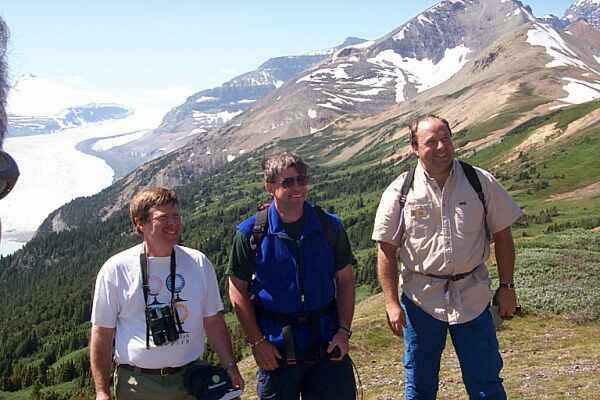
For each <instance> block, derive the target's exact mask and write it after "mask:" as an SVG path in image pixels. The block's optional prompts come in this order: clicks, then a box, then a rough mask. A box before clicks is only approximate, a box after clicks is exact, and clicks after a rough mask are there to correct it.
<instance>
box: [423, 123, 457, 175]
mask: <svg viewBox="0 0 600 400" xmlns="http://www.w3.org/2000/svg"><path fill="white" fill-rule="evenodd" d="M413 152H414V153H415V155H416V156H417V158H418V159H419V160H420V161H421V164H422V166H423V168H425V170H426V171H427V173H428V174H429V175H431V176H432V177H434V178H446V177H447V176H448V174H449V173H450V168H451V167H452V161H453V160H454V144H453V143H452V136H451V132H450V130H449V129H448V127H447V126H446V124H444V123H443V122H442V121H441V120H439V119H437V118H427V119H424V120H422V121H421V122H419V125H418V129H417V132H416V145H413Z"/></svg>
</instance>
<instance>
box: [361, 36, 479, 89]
mask: <svg viewBox="0 0 600 400" xmlns="http://www.w3.org/2000/svg"><path fill="white" fill-rule="evenodd" d="M470 51H471V50H470V49H469V48H468V47H466V46H465V45H464V44H461V45H460V46H457V47H454V48H451V49H446V50H445V52H444V57H443V58H442V59H441V60H440V61H439V62H438V63H437V64H435V63H434V62H433V61H432V60H430V59H427V58H424V59H421V60H418V59H416V58H408V57H402V56H401V55H400V54H398V53H396V52H394V51H393V50H384V51H382V52H381V53H379V54H378V55H377V56H376V57H374V58H370V59H368V60H367V61H368V62H370V63H373V64H376V65H379V66H381V67H383V68H389V67H396V73H397V75H396V85H397V87H396V99H397V101H398V100H400V99H404V96H403V95H402V96H400V95H399V92H403V90H402V89H403V88H404V85H405V83H406V82H410V83H413V84H414V85H415V87H416V89H417V91H418V92H422V91H425V90H427V89H431V88H432V87H434V86H437V85H439V84H441V83H443V82H445V81H447V80H448V79H450V78H451V77H452V76H453V75H454V74H456V73H457V72H458V71H460V70H461V68H462V67H463V66H464V65H465V64H466V63H467V61H468V59H467V55H468V54H469V52H470ZM405 81H406V82H405ZM400 101H402V100H400Z"/></svg>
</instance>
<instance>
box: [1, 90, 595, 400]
mask: <svg viewBox="0 0 600 400" xmlns="http://www.w3.org/2000/svg"><path fill="white" fill-rule="evenodd" d="M598 107H600V102H591V103H587V104H583V105H580V106H573V107H569V108H564V109H560V110H557V111H553V112H551V113H549V114H547V115H544V116H540V117H535V118H533V119H531V120H529V121H527V122H525V123H523V124H521V125H518V126H516V127H514V128H512V129H511V130H510V131H509V133H508V134H507V135H506V136H505V137H504V138H503V140H502V141H501V142H499V143H496V144H493V145H491V146H489V147H487V148H485V149H482V150H480V151H476V152H472V151H470V152H463V151H461V150H460V149H459V151H458V153H459V154H461V157H463V156H464V158H465V159H466V160H469V161H471V162H473V163H475V164H476V165H480V166H482V167H484V168H486V169H489V170H491V171H493V172H494V174H495V175H496V176H497V177H498V178H499V179H500V181H501V182H502V183H503V185H504V186H505V187H506V188H508V189H509V190H510V191H511V193H512V194H513V195H514V196H515V198H516V199H517V201H518V203H519V204H520V205H522V206H523V207H524V208H525V211H526V215H525V217H523V218H522V219H521V220H520V221H519V223H518V224H517V226H515V228H514V235H515V237H516V239H517V244H518V260H517V277H516V280H517V282H518V285H519V295H520V298H521V303H522V306H523V308H524V310H525V312H526V313H527V315H528V316H527V318H525V322H523V323H524V324H525V326H526V327H527V329H533V325H527V324H534V322H533V321H541V319H539V318H541V317H546V316H552V321H554V322H553V323H556V324H559V325H560V327H561V329H563V328H564V329H567V330H568V329H570V328H569V327H571V326H575V325H571V324H574V323H585V324H592V325H589V326H593V327H597V323H598V320H599V317H600V295H599V293H598V289H597V288H598V287H600V285H599V283H600V233H597V232H593V231H592V229H593V228H597V227H598V226H600V202H599V201H598V197H599V196H600V193H599V192H594V191H593V190H591V192H588V193H587V194H586V195H585V196H575V197H574V198H569V197H565V199H563V200H558V199H556V200H552V196H553V195H557V194H564V193H565V192H571V191H574V190H576V189H581V188H585V187H587V186H589V185H591V184H594V183H597V182H598V181H599V180H600V163H598V162H597V154H600V124H595V125H592V126H589V127H588V128H585V129H583V130H579V131H577V132H576V133H575V134H571V135H567V136H564V137H561V132H565V131H566V130H567V129H568V127H569V125H570V124H572V123H574V122H576V121H578V120H580V119H581V118H582V117H584V116H585V115H587V114H588V113H589V112H591V111H592V110H594V109H596V108H598ZM499 118H500V117H499ZM498 123H502V124H508V125H504V126H510V123H509V122H506V121H504V120H502V121H500V122H498ZM548 124H555V125H556V127H557V129H558V131H557V132H558V133H557V135H558V137H560V140H557V138H552V140H550V141H547V142H546V143H545V145H544V147H542V148H541V149H540V148H539V147H533V148H531V150H525V151H519V152H517V153H516V154H515V148H516V146H519V145H521V144H522V143H523V142H524V141H525V140H527V139H528V138H530V137H531V136H532V135H534V134H535V132H536V130H538V129H539V128H542V127H544V126H546V125H548ZM399 127H400V122H399V121H398V120H395V119H392V120H390V121H387V122H386V123H383V124H381V125H379V126H376V127H372V128H370V129H368V132H366V131H363V132H355V133H353V134H352V135H349V136H347V137H345V138H343V139H342V138H341V137H339V138H335V137H327V135H323V134H315V135H312V136H307V137H304V138H302V139H301V140H300V139H294V140H290V141H279V142H277V143H276V144H275V145H276V146H277V147H281V148H288V149H292V150H296V151H298V152H299V153H301V154H302V155H303V156H304V157H305V158H306V160H307V161H308V162H309V163H310V164H312V165H313V168H312V169H311V171H310V173H311V180H312V183H311V201H313V202H316V203H318V204H320V205H321V206H323V207H324V208H325V209H329V210H331V211H334V212H336V213H337V214H338V215H339V216H340V217H341V218H342V219H343V221H344V224H345V226H346V228H347V231H348V235H349V237H350V240H351V242H352V245H353V248H354V250H355V253H356V255H357V259H358V265H357V267H356V271H355V273H356V279H357V284H358V285H359V286H360V293H361V297H367V296H368V295H370V294H373V293H375V292H376V290H377V284H376V277H375V248H374V244H373V242H372V241H371V240H370V235H371V229H372V223H373V219H374V215H375V210H376V208H377V204H378V201H379V197H380V196H381V193H382V192H383V190H384V189H385V187H386V186H387V185H388V184H389V183H390V182H391V181H392V180H393V179H394V178H395V177H396V176H397V175H398V174H400V173H401V172H402V171H403V170H404V169H405V168H406V167H407V165H408V164H409V162H414V161H412V160H403V161H401V162H399V163H391V162H388V163H382V162H379V161H378V160H382V159H386V158H388V157H389V156H391V155H393V154H394V153H395V152H397V151H398V149H399V148H401V147H403V146H404V145H405V144H406V140H405V139H400V140H395V141H380V142H377V143H374V144H373V145H371V146H370V147H367V148H366V149H364V150H363V151H361V152H359V153H358V154H356V155H354V156H353V157H352V158H350V159H349V160H348V161H345V162H343V163H339V164H324V163H325V162H327V161H329V160H331V158H333V155H334V154H333V153H332V152H333V150H330V149H329V150H324V149H326V148H327V146H331V145H332V144H333V145H336V146H341V147H339V148H338V150H337V151H340V150H341V148H343V147H344V146H350V145H351V144H352V143H353V141H354V140H358V139H359V138H360V137H361V135H365V134H367V133H368V134H370V135H381V136H382V137H384V136H385V134H386V133H387V132H389V130H390V129H392V130H394V129H397V128H399ZM484 128H485V129H492V126H491V125H483V126H481V125H480V126H476V127H473V129H472V130H469V131H461V132H457V134H456V141H457V143H458V144H460V146H461V147H464V146H467V145H468V144H469V143H470V142H472V141H474V140H477V139H479V138H481V137H482V135H483V134H484V133H485V132H484V131H483V129H484ZM332 134H333V133H332ZM264 151H265V149H260V150H259V151H258V152H254V153H251V154H247V155H245V156H244V157H240V158H239V159H237V160H235V161H233V162H231V163H229V164H228V165H226V166H225V167H224V168H223V169H222V170H220V171H218V172H216V173H214V174H212V175H210V176H203V177H198V178H197V179H195V180H194V181H193V182H192V183H191V184H188V185H185V186H183V187H180V188H177V192H178V195H179V196H180V200H181V210H182V215H183V218H184V224H185V231H184V234H183V236H182V242H183V244H185V245H186V246H190V247H193V248H198V249H200V250H201V251H203V252H205V253H206V254H207V255H208V256H209V258H210V259H211V260H212V262H213V263H214V265H215V267H216V268H217V274H218V277H219V280H220V284H221V287H222V289H223V287H224V286H223V285H224V276H223V270H224V266H225V265H226V264H227V262H228V253H229V246H228V243H230V241H231V238H232V236H233V233H234V230H235V226H236V224H237V223H238V222H239V221H241V220H242V219H243V218H244V217H246V216H249V215H251V214H252V213H254V212H255V208H256V205H257V204H259V203H262V202H264V201H266V200H267V197H266V194H265V192H264V190H263V188H262V185H261V184H260V175H259V173H260V167H259V159H260V157H261V154H262V152H264ZM513 154H515V158H514V160H512V161H509V162H506V161H507V160H509V159H510V158H511V156H512V155H513ZM315 164H320V165H315ZM111 190H114V189H108V190H107V191H104V192H102V193H100V194H98V195H96V196H92V197H91V198H86V199H78V200H76V201H74V202H72V203H70V204H69V205H68V206H67V207H66V208H65V209H64V212H65V214H69V215H70V216H69V218H70V221H72V222H76V223H74V224H72V225H75V226H77V228H74V229H72V230H70V231H63V232H60V233H45V234H43V235H41V236H40V237H37V238H36V239H34V240H32V241H31V242H30V243H28V244H27V245H26V246H25V247H24V248H23V249H22V250H20V251H18V252H17V253H15V254H14V255H12V256H9V257H5V258H2V259H0V292H1V293H2V294H3V296H2V297H3V300H2V302H1V303H0V313H1V314H2V315H3V321H5V322H4V323H3V324H2V325H1V326H0V390H2V391H3V392H0V399H2V398H7V399H8V398H10V399H12V398H33V397H34V391H35V396H37V398H41V397H40V396H46V397H47V398H52V396H54V395H55V398H61V396H62V397H65V398H70V396H71V395H72V392H73V390H74V388H81V387H86V386H89V383H90V382H89V371H88V367H87V364H88V355H87V351H86V350H85V347H86V346H87V340H88V331H89V323H88V322H87V321H88V319H89V314H90V310H91V297H92V288H93V284H94V278H95V275H96V273H97V271H98V269H99V268H100V266H101V264H102V263H103V262H104V261H105V260H106V259H107V258H108V257H109V256H110V255H112V254H114V253H116V252H118V251H119V250H121V249H125V248H127V247H129V246H131V245H132V244H133V243H135V242H136V241H137V240H138V239H137V238H136V237H135V236H134V235H133V234H132V233H131V228H130V224H129V221H128V217H127V213H126V211H125V210H122V211H120V212H117V213H115V214H114V215H112V216H111V217H110V218H108V219H107V220H106V221H100V218H99V217H98V216H97V215H96V214H95V213H96V212H97V210H99V209H100V207H102V206H103V205H105V203H104V202H103V201H104V200H105V199H106V198H109V197H110V196H109V192H110V191H111ZM111 196H112V195H111ZM491 269H492V270H493V268H491ZM222 293H225V291H224V290H223V291H222ZM529 318H531V319H529ZM527 321H530V322H527ZM590 321H591V322H590ZM535 323H538V322H535ZM360 326H361V325H358V327H359V330H360V329H361V328H360ZM368 326H369V325H363V327H364V328H362V329H364V331H363V332H359V333H358V335H357V337H358V339H357V340H362V339H361V338H363V337H364V338H365V339H364V340H371V336H370V335H371V329H367V327H368ZM585 326H588V325H584V328H581V329H583V330H585V329H586V328H585ZM376 331H377V330H376V329H375V330H374V331H373V332H374V333H373V334H375V333H376ZM374 340H375V341H377V340H381V344H382V346H383V345H384V344H385V343H387V341H388V340H389V338H386V337H384V336H383V335H382V336H381V338H380V339H377V338H375V339H374ZM515 340H516V339H515ZM367 343H369V345H367ZM370 343H371V342H364V343H363V344H361V343H360V342H357V344H356V346H357V347H356V350H357V351H359V350H360V351H368V348H369V346H370V345H371V344H370ZM529 345H533V344H532V343H527V344H524V347H522V348H521V347H517V350H515V351H521V350H523V351H525V349H527V346H529ZM242 347H243V345H242V341H241V338H239V334H238V337H237V341H236V348H237V351H238V353H240V352H241V351H242ZM382 354H383V353H382ZM377 360H379V359H377ZM596 360H597V358H596ZM365 362H366V361H365ZM376 362H380V361H376ZM596 365H598V364H596ZM393 371H396V369H394V370H393ZM382 372H384V371H382ZM394 379H398V377H396V378H394ZM36 383H37V385H36ZM45 387H53V388H56V390H54V389H53V393H54V394H48V393H47V394H44V393H45V392H44V390H42V392H41V393H39V389H41V388H45ZM65 388H67V389H65ZM34 389H35V390H34ZM8 392H14V393H12V394H10V393H8ZM63 393H64V394H63ZM515 393H516V392H515ZM78 395H79V394H78ZM18 396H20V397H18ZM373 398H374V397H373ZM549 398H550V397H549ZM581 398H585V397H581Z"/></svg>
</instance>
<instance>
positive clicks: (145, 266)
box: [140, 246, 182, 349]
mask: <svg viewBox="0 0 600 400" xmlns="http://www.w3.org/2000/svg"><path fill="white" fill-rule="evenodd" d="M140 267H141V269H142V291H143V292H144V304H145V306H146V308H147V307H148V292H149V287H150V286H149V284H148V258H147V257H146V246H144V251H143V252H142V253H141V254H140ZM176 271H177V264H176V262H175V249H173V250H171V271H170V275H171V311H172V312H173V313H174V314H175V321H176V322H177V328H179V331H180V332H181V330H182V324H181V321H180V319H179V314H178V313H177V310H176V309H175V307H174V303H175V276H176ZM145 314H146V349H149V348H150V324H149V323H148V313H145Z"/></svg>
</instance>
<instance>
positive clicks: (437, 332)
mask: <svg viewBox="0 0 600 400" xmlns="http://www.w3.org/2000/svg"><path fill="white" fill-rule="evenodd" d="M410 131H411V146H412V149H413V152H414V154H415V155H416V156H417V158H418V164H417V166H416V169H415V173H414V180H413V182H412V187H411V189H410V191H409V192H408V195H407V198H406V202H405V204H404V208H403V209H401V205H400V202H399V198H400V193H401V188H402V185H403V183H404V179H405V178H406V175H407V174H402V175H400V176H399V177H398V178H397V179H396V180H395V181H394V182H392V183H391V184H390V186H388V188H387V189H386V190H385V192H384V193H383V195H382V197H381V202H380V204H379V208H378V209H377V215H376V218H375V226H374V230H373V237H372V238H373V240H375V241H377V243H378V256H377V272H378V277H379V282H380V284H381V287H382V289H383V293H384V297H385V307H386V312H387V315H388V318H389V323H390V328H391V330H392V332H393V333H394V334H395V335H398V336H400V335H404V342H405V343H404V344H405V346H404V348H405V354H404V368H405V398H406V399H435V398H436V395H437V389H438V374H439V367H440V358H441V354H442V351H443V349H444V345H445V343H446V336H447V333H448V331H450V335H451V337H452V341H453V344H454V348H455V350H456V353H457V355H458V358H459V361H460V365H461V369H462V373H463V380H464V383H465V386H466V388H467V392H468V393H469V397H470V398H471V399H506V394H505V392H504V388H503V386H502V379H501V378H500V377H499V373H500V370H501V368H502V359H501V357H500V353H499V350H498V341H497V339H496V333H495V329H494V324H493V320H492V316H491V314H490V311H489V303H490V300H491V298H492V291H491V289H490V278H489V274H488V271H487V268H486V266H485V261H486V260H487V258H488V256H489V253H490V250H489V244H490V243H489V242H490V240H493V241H494V242H495V250H496V251H495V254H496V261H497V264H498V275H499V277H500V288H499V290H498V301H499V304H500V308H499V310H500V316H501V317H504V318H508V317H510V316H512V315H513V314H514V312H515V309H516V305H517V298H516V293H515V290H514V284H513V271H514V261H515V253H514V244H513V239H512V233H511V228H510V227H511V225H512V224H513V223H514V222H515V221H516V220H517V219H518V218H519V217H520V216H521V214H522V212H521V210H520V208H519V207H518V206H517V205H516V204H515V203H514V201H513V200H512V199H511V197H510V196H509V194H508V193H507V192H506V190H504V188H502V186H500V184H499V183H498V182H497V181H496V179H495V178H494V177H493V176H492V175H491V174H490V173H488V172H487V171H484V170H482V169H479V168H476V169H475V171H476V175H477V178H478V180H479V182H480V184H481V187H482V192H483V195H484V201H485V204H486V209H484V207H483V204H482V201H481V200H480V198H479V197H478V195H477V193H476V192H475V190H474V189H473V187H472V186H471V184H470V183H469V180H468V179H467V177H466V175H465V171H464V170H463V168H462V166H461V164H460V163H459V162H458V161H457V160H455V159H454V146H453V143H452V133H451V130H450V126H449V124H448V122H447V121H446V120H444V119H442V118H440V117H438V116H435V115H427V116H425V117H423V118H420V119H418V120H416V121H414V122H413V123H412V124H411V126H410ZM486 232H489V234H490V235H489V240H488V234H486ZM397 255H398V256H399V257H400V260H401V261H402V268H401V273H400V282H399V277H398V263H397ZM399 288H400V290H399ZM399 291H400V292H401V295H399Z"/></svg>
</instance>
